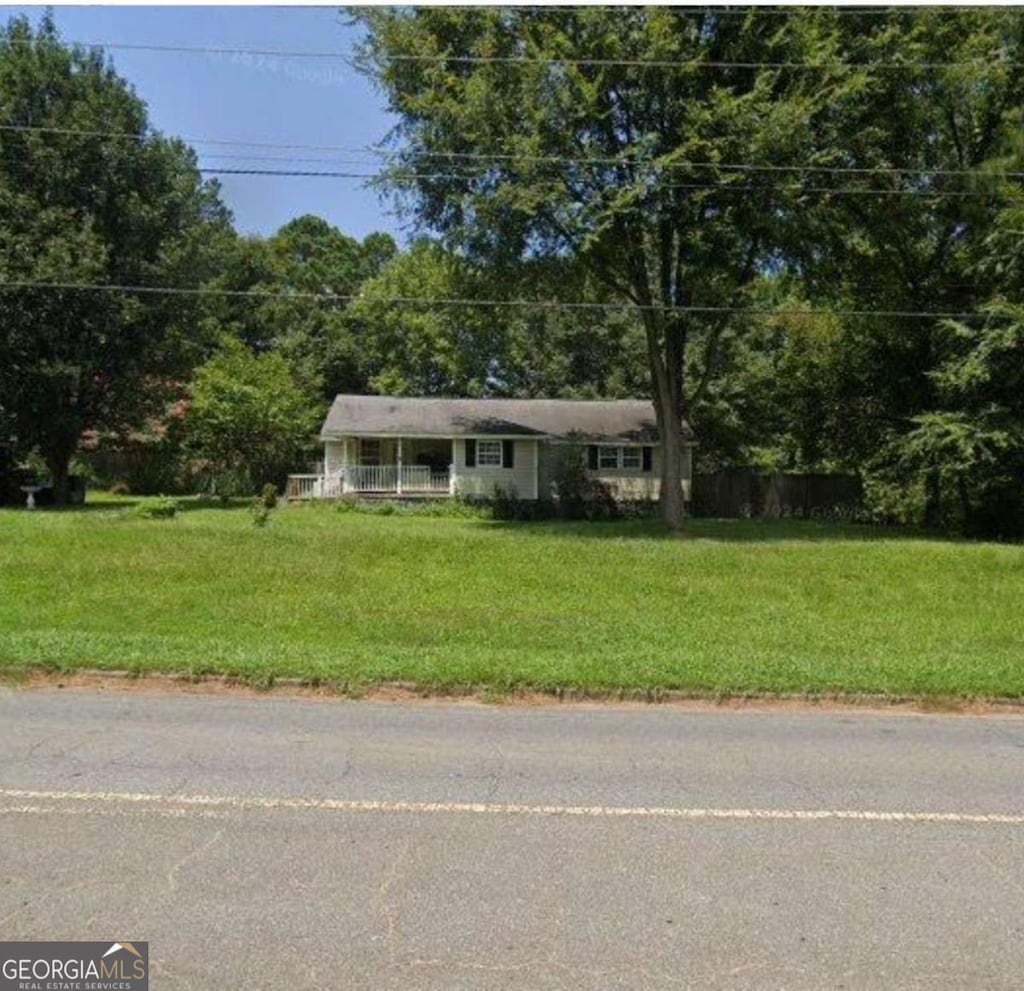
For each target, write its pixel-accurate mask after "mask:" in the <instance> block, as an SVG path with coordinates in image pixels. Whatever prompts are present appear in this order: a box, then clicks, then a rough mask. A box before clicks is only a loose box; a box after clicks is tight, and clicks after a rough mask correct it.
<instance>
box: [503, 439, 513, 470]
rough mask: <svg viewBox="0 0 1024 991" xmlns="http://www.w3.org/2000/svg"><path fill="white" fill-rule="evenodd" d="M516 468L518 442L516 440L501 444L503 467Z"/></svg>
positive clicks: (504, 441) (505, 441)
mask: <svg viewBox="0 0 1024 991" xmlns="http://www.w3.org/2000/svg"><path fill="white" fill-rule="evenodd" d="M515 466H516V442H515V441H514V440H503V441H502V442H501V467H502V468H515Z"/></svg>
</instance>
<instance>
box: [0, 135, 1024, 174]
mask: <svg viewBox="0 0 1024 991" xmlns="http://www.w3.org/2000/svg"><path fill="white" fill-rule="evenodd" d="M2 132H10V133H19V134H20V133H27V134H55V135H58V134H59V135H65V136H69V137H87V138H103V139H109V140H124V141H146V140H149V139H151V138H152V137H153V135H152V134H133V133H130V132H123V131H99V130H88V129H80V128H67V127H44V126H39V125H30V124H0V133H2ZM179 140H181V141H182V142H184V143H185V144H190V145H191V144H197V145H198V144H203V145H218V146H221V147H237V148H260V149H266V148H269V149H276V150H281V151H287V150H293V151H300V150H301V151H328V152H329V151H335V152H343V153H347V154H361V155H371V156H374V157H377V158H382V159H385V160H388V159H389V154H388V153H387V152H385V151H382V150H380V149H375V148H352V147H348V146H343V145H314V144H288V143H274V142H268V141H243V140H241V139H236V138H205V137H200V138H180V139H179ZM201 154H203V155H204V157H207V158H211V157H213V158H227V157H228V156H226V155H220V154H216V153H207V152H202V153H201ZM231 157H237V158H239V159H247V160H250V161H251V160H253V159H255V158H261V159H262V157H263V156H255V155H254V156H249V155H239V156H231ZM392 157H393V156H392ZM422 157H424V158H428V159H429V158H440V159H453V160H456V161H462V160H465V161H471V162H491V161H493V162H517V163H518V162H522V163H528V164H546V163H549V164H552V165H558V164H566V165H605V166H610V165H620V166H631V167H638V168H639V167H644V166H652V167H655V168H658V169H712V170H719V171H722V172H814V173H818V174H821V175H865V176H867V175H878V176H962V177H969V178H977V179H1024V171H1019V170H999V169H992V170H989V169H978V168H974V169H949V168H933V169H928V168H909V167H902V166H888V165H886V166H881V165H880V166H855V165H815V164H813V163H809V162H808V163H800V164H793V165H783V164H772V163H766V164H758V163H752V162H715V161H708V160H699V161H667V162H666V161H662V160H661V159H663V158H664V157H665V156H660V157H658V158H652V157H645V158H638V157H629V156H625V157H624V156H619V157H615V156H585V155H584V156H575V155H516V154H512V153H502V152H423V153H422ZM269 160H277V159H276V158H273V157H270V159H269ZM280 160H281V161H303V160H304V159H299V158H295V157H292V156H287V155H286V156H280ZM311 161H313V160H311ZM328 161H330V160H328ZM352 164H364V163H359V162H352Z"/></svg>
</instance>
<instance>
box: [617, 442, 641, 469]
mask: <svg viewBox="0 0 1024 991" xmlns="http://www.w3.org/2000/svg"><path fill="white" fill-rule="evenodd" d="M620 450H621V451H622V467H623V468H633V469H636V468H639V467H640V465H641V457H642V455H641V451H640V448H639V447H623V448H620Z"/></svg>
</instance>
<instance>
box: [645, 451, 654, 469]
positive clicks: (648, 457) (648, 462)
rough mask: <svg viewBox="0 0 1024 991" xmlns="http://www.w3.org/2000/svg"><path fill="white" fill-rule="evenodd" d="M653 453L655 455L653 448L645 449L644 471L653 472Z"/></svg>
mask: <svg viewBox="0 0 1024 991" xmlns="http://www.w3.org/2000/svg"><path fill="white" fill-rule="evenodd" d="M652 453H653V449H652V448H650V447H645V448H644V471H650V470H651V455H652Z"/></svg>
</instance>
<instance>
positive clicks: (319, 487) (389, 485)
mask: <svg viewBox="0 0 1024 991" xmlns="http://www.w3.org/2000/svg"><path fill="white" fill-rule="evenodd" d="M348 493H353V494H356V493H366V494H368V495H375V494H389V495H390V494H394V495H404V494H406V493H408V494H410V495H422V494H424V493H429V494H432V495H449V494H450V493H451V473H450V471H437V470H436V469H434V468H431V467H429V466H428V465H402V466H401V467H399V466H398V465H345V466H344V467H342V468H339V469H338V470H337V471H335V472H332V473H331V474H329V475H289V476H288V486H287V489H286V496H287V498H288V499H292V500H305V499H337V498H338V497H340V496H342V495H345V494H348Z"/></svg>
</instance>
